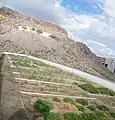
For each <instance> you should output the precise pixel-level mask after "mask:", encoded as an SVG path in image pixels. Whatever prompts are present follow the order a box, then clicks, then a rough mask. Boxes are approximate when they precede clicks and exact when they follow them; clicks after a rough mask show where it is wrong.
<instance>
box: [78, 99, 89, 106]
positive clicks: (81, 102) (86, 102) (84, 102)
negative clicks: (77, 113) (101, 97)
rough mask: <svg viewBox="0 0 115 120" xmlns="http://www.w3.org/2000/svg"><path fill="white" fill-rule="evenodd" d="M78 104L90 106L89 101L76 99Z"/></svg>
mask: <svg viewBox="0 0 115 120" xmlns="http://www.w3.org/2000/svg"><path fill="white" fill-rule="evenodd" d="M76 102H78V103H80V104H81V105H84V106H86V105H88V101H87V100H85V99H76Z"/></svg>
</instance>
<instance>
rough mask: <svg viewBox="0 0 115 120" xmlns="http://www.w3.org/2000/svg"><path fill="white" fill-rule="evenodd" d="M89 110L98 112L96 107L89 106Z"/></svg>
mask: <svg viewBox="0 0 115 120" xmlns="http://www.w3.org/2000/svg"><path fill="white" fill-rule="evenodd" d="M87 108H88V109H89V110H91V111H96V106H94V105H89V106H87Z"/></svg>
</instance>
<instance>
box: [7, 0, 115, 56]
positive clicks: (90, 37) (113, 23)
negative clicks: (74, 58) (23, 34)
mask: <svg viewBox="0 0 115 120" xmlns="http://www.w3.org/2000/svg"><path fill="white" fill-rule="evenodd" d="M6 5H7V6H9V7H11V8H13V9H16V10H18V11H20V12H21V13H23V14H26V15H28V16H31V17H35V18H37V19H41V20H48V21H51V22H53V23H56V24H58V25H60V26H61V27H63V28H64V29H66V30H67V32H68V36H69V37H71V38H73V39H74V40H75V41H81V42H83V43H85V44H86V45H87V46H88V47H89V48H90V49H91V50H92V52H94V53H95V54H97V55H98V56H104V57H114V58H115V6H114V5H115V0H8V1H7V2H6Z"/></svg>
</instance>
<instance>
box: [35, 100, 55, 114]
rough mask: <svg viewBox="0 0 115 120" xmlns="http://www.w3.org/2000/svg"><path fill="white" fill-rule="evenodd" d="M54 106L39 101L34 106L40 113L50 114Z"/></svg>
mask: <svg viewBox="0 0 115 120" xmlns="http://www.w3.org/2000/svg"><path fill="white" fill-rule="evenodd" d="M52 108H53V105H52V104H51V103H49V102H47V101H45V100H38V101H36V102H35V104H34V109H35V110H36V111H37V112H40V113H49V111H50V110H51V109H52Z"/></svg>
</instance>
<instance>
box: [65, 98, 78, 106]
mask: <svg viewBox="0 0 115 120" xmlns="http://www.w3.org/2000/svg"><path fill="white" fill-rule="evenodd" d="M63 101H64V102H67V103H71V104H73V105H76V102H75V101H74V100H72V99H70V98H64V99H63Z"/></svg>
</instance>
